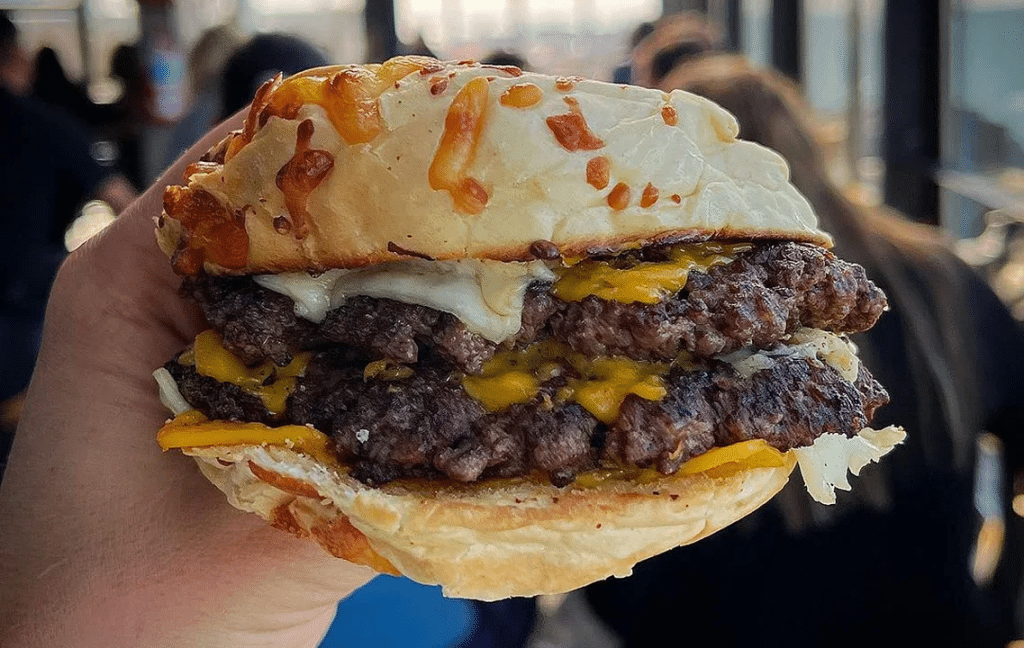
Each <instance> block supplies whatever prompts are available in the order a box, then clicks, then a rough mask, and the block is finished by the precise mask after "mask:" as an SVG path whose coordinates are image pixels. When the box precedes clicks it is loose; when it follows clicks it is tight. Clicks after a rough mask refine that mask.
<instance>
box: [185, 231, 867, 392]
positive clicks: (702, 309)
mask: <svg viewBox="0 0 1024 648" xmlns="http://www.w3.org/2000/svg"><path fill="white" fill-rule="evenodd" d="M650 254H653V253H649V255H650ZM549 289H550V285H549V284H535V285H533V286H531V288H530V290H528V291H527V294H526V299H525V302H524V305H523V326H522V329H521V330H520V331H519V333H518V334H517V335H516V336H515V337H514V338H513V339H512V340H508V341H506V342H505V343H504V345H505V346H510V345H513V344H518V345H524V344H528V343H530V342H531V341H533V340H534V339H535V338H536V337H537V336H538V335H542V334H546V335H551V336H553V337H555V338H556V339H558V340H560V341H563V342H565V343H567V344H569V345H570V346H571V347H572V348H573V349H575V350H576V351H579V352H581V353H584V354H586V355H624V356H626V357H629V358H633V359H636V360H650V359H672V358H674V357H676V356H677V355H678V354H679V353H680V352H681V351H687V352H689V353H692V354H694V355H697V356H700V357H710V356H713V355H717V354H720V353H728V352H730V351H734V350H736V349H739V348H742V347H745V346H748V345H751V344H753V345H754V346H757V347H761V348H764V347H768V346H770V345H771V344H774V343H775V342H777V341H778V340H780V339H782V338H783V337H784V336H785V335H787V334H789V333H792V332H793V330H795V329H796V328H798V327H800V326H807V327H811V328H820V329H823V330H826V331H831V332H834V333H840V334H845V333H859V332H861V331H864V330H866V329H868V328H870V327H871V325H872V324H874V322H875V320H877V319H878V317H879V316H880V315H881V313H882V311H883V310H884V309H885V306H886V301H885V296H884V295H883V294H882V292H881V291H880V290H879V289H878V288H877V287H876V286H875V285H874V284H873V283H872V282H871V281H869V280H868V279H867V277H866V276H865V274H864V270H863V268H861V267H860V266H858V265H855V264H851V263H847V262H845V261H842V260H840V259H838V258H836V257H835V256H834V255H833V254H832V253H830V252H828V251H827V250H824V249H822V248H820V247H817V246H813V245H803V244H799V243H792V242H782V243H768V244H762V245H758V246H754V247H753V248H752V249H750V250H748V251H746V252H742V253H740V254H739V255H738V257H737V258H736V259H735V260H734V261H733V262H732V263H729V264H725V265H719V266H714V267H712V268H710V269H709V270H708V271H707V272H699V271H692V272H691V273H690V276H689V278H688V281H687V284H686V286H685V287H684V288H683V289H682V290H681V291H680V292H679V293H678V294H676V295H674V296H673V297H671V298H669V299H666V300H664V301H662V302H661V303H658V304H643V303H639V302H638V303H631V304H625V303H620V302H614V301H606V300H603V299H599V298H597V297H593V296H591V297H587V298H586V299H584V300H583V301H580V302H566V301H562V300H560V299H558V298H556V297H554V296H552V295H551V294H550V293H549ZM182 293H183V294H184V295H186V296H188V297H191V298H192V299H194V300H195V301H196V302H197V303H199V305H200V306H201V307H202V309H203V311H204V313H205V314H206V317H207V319H208V320H209V321H210V323H211V324H212V325H213V326H214V328H216V329H217V330H218V331H220V332H221V334H222V335H223V337H224V345H225V347H226V348H227V349H228V350H230V351H232V352H233V353H234V354H235V355H237V356H239V357H240V358H242V359H243V360H244V361H245V362H246V363H247V364H255V363H258V362H261V361H263V360H264V359H268V358H269V359H270V360H273V361H274V362H275V363H276V364H278V365H279V366H283V365H285V364H287V362H288V361H289V360H290V359H291V356H292V355H293V354H294V353H297V352H299V351H303V350H309V349H316V348H320V347H322V346H324V345H326V344H330V343H340V344H346V345H350V346H355V347H359V348H365V349H368V350H370V351H371V352H373V353H375V354H376V355H377V356H378V357H383V358H388V359H391V360H394V361H395V362H399V363H405V364H412V363H415V362H416V361H417V360H418V358H419V355H420V353H421V352H422V351H423V350H424V349H429V350H430V351H431V352H433V353H437V354H438V355H440V356H441V357H443V358H445V359H447V360H449V361H450V362H452V363H454V364H455V365H456V366H458V367H459V369H460V370H462V371H464V372H466V373H477V372H479V370H480V367H481V366H482V365H483V363H484V362H486V361H487V360H488V359H489V358H490V357H491V356H492V355H493V354H494V352H495V350H496V349H497V347H498V345H496V344H494V343H493V342H490V341H488V340H485V339H484V338H482V337H480V336H479V335H476V334H474V333H471V332H469V331H467V330H466V329H465V327H464V326H463V325H462V323H461V322H459V321H458V320H456V319H455V318H454V317H453V316H451V315H449V314H447V313H440V312H438V311H436V310H433V309H430V308H426V307H423V306H417V305H414V304H405V303H401V302H397V301H393V300H390V299H373V298H370V297H353V298H350V299H348V300H346V302H345V303H344V304H343V305H342V306H341V307H339V308H336V309H334V310H332V311H330V312H329V313H328V315H327V319H326V320H324V322H323V323H322V324H319V325H317V324H313V323H311V322H308V321H306V320H304V319H302V318H300V317H298V316H296V315H295V313H294V310H293V304H292V301H291V299H289V298H288V297H285V296H283V295H280V294H278V293H275V292H273V291H271V290H268V289H265V288H262V287H261V286H259V285H257V284H256V283H255V282H253V281H252V279H251V278H248V277H240V278H224V277H210V276H201V277H198V278H188V279H185V281H184V283H183V285H182Z"/></svg>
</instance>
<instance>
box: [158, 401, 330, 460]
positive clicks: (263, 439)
mask: <svg viewBox="0 0 1024 648" xmlns="http://www.w3.org/2000/svg"><path fill="white" fill-rule="evenodd" d="M156 440H157V443H159V444H160V447H161V448H163V449H164V450H170V449H171V448H204V447H209V446H237V445H271V446H283V447H287V448H291V449H293V450H295V451H297V452H302V453H304V454H307V455H309V456H310V457H313V458H314V459H318V460H320V461H326V462H333V461H334V459H333V458H332V457H331V454H330V452H329V451H328V450H327V444H328V438H327V435H325V434H324V433H323V432H320V431H319V430H316V429H315V428H312V427H307V426H304V425H282V426H281V427H273V428H272V427H269V426H266V425H263V424H262V423H238V422H234V421H210V420H207V419H206V417H205V416H203V415H202V414H200V413H199V412H197V411H195V410H190V411H188V412H184V413H182V414H180V415H178V416H177V417H175V418H174V420H172V421H170V422H169V423H167V424H166V425H164V426H163V428H161V429H160V431H159V432H158V433H157V435H156Z"/></svg>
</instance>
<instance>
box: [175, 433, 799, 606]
mask: <svg viewBox="0 0 1024 648" xmlns="http://www.w3.org/2000/svg"><path fill="white" fill-rule="evenodd" d="M186 453H187V454H190V455H193V456H194V457H196V459H197V461H198V463H199V465H200V468H201V469H202V471H203V474H205V475H206V477H207V478H208V479H210V481H212V482H213V483H214V484H216V485H217V486H218V488H220V489H221V490H222V491H224V493H225V494H226V495H227V496H228V500H229V501H230V502H231V503H232V504H233V505H234V506H236V507H238V508H240V509H242V510H245V511H250V512H254V513H257V514H258V515H260V516H261V517H263V518H264V519H266V520H268V521H270V523H271V524H272V525H273V526H275V527H277V528H280V529H284V530H286V531H289V532H291V533H294V534H296V535H298V536H303V537H307V536H308V537H312V538H314V539H316V540H317V541H318V542H319V543H320V544H321V545H322V546H323V547H324V548H325V549H326V550H327V551H329V552H330V553H332V554H333V555H335V556H338V557H341V558H344V559H346V560H350V561H352V562H356V563H360V564H364V565H369V566H370V567H372V568H374V569H376V570H378V571H381V572H384V573H392V574H397V573H400V574H404V575H405V576H408V577H409V578H411V579H413V580H415V581H418V582H421V583H425V584H440V585H441V587H442V589H443V591H444V593H445V594H446V595H447V596H453V597H462V598H475V599H481V600H495V599H501V598H506V597H511V596H533V595H538V594H554V593H562V592H567V591H569V590H572V589H576V588H578V587H582V586H584V585H586V584H588V583H592V582H594V581H597V580H601V579H604V578H607V577H609V576H626V575H628V574H629V573H630V572H631V571H632V569H633V566H634V565H635V564H636V563H637V562H639V561H641V560H644V559H645V558H649V557H651V556H654V555H656V554H659V553H662V552H664V551H667V550H669V549H671V548H673V547H676V546H679V545H684V544H689V543H691V542H695V541H697V540H700V539H702V538H704V537H707V536H708V535H711V534H712V533H714V532H715V531H718V530H719V529H722V528H724V527H725V526H728V525H729V524H731V523H732V522H735V521H736V520H738V519H740V518H742V517H744V516H745V515H747V514H749V513H751V512H752V511H753V510H755V509H756V508H758V507H759V506H761V505H762V504H764V503H765V502H767V501H768V500H769V499H770V498H771V497H772V496H773V495H775V494H776V493H777V492H778V491H779V490H780V489H781V488H782V487H783V486H784V485H785V484H786V481H787V480H788V478H789V474H790V472H791V471H792V470H793V467H794V465H795V463H796V459H795V457H794V456H793V455H792V453H789V454H787V455H785V456H786V458H787V459H786V460H787V464H786V466H784V467H781V468H753V469H748V470H743V471H739V472H737V473H734V474H732V475H730V476H727V477H721V478H711V477H708V476H705V475H693V476H688V477H665V478H662V479H659V480H657V481H653V482H648V483H643V484H638V483H631V482H627V481H621V480H607V481H604V482H601V483H600V484H599V485H597V486H592V487H586V488H574V487H568V488H561V489H560V488H555V487H553V486H550V485H541V484H539V483H534V482H528V481H524V480H508V481H502V482H498V483H493V484H487V483H484V484H481V485H475V486H443V487H442V486H433V487H428V486H410V485H408V484H405V485H402V484H390V485H388V486H385V487H383V488H369V487H367V486H365V485H363V484H361V483H359V482H358V481H356V480H354V479H352V478H350V477H348V476H346V475H344V474H340V473H339V472H337V471H336V470H333V469H331V468H328V467H326V466H324V465H323V464H320V463H317V462H315V461H314V460H312V459H310V458H308V457H307V456H305V455H302V454H299V453H296V452H293V451H291V450H288V449H286V448H281V447H261V446H235V447H208V448H193V449H189V450H186Z"/></svg>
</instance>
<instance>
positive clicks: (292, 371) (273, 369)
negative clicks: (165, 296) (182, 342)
mask: <svg viewBox="0 0 1024 648" xmlns="http://www.w3.org/2000/svg"><path fill="white" fill-rule="evenodd" d="M309 358H310V354H309V353H300V354H298V355H296V356H295V358H294V359H293V360H292V361H291V362H290V363H289V364H288V365H287V366H285V367H278V366H277V365H275V364H274V363H273V362H271V361H269V360H268V361H266V362H264V363H263V364H261V365H258V366H256V367H247V366H246V365H245V363H243V362H242V361H241V360H239V359H238V358H237V357H236V356H235V355H234V354H233V353H231V352H230V351H228V350H227V349H225V348H224V345H223V342H222V341H221V337H220V335H219V334H218V333H217V332H216V331H214V330H212V329H211V330H209V331H204V332H202V333H200V334H199V335H198V336H197V337H196V340H195V343H194V344H193V346H192V349H191V350H190V351H189V352H187V353H186V354H183V355H182V357H181V359H180V361H181V362H183V363H186V364H193V365H195V368H196V371H197V372H199V373H200V374H201V375H203V376H208V377H210V378H213V379H214V380H218V381H220V382H225V383H231V384H232V385H236V386H238V387H240V388H241V389H242V390H243V391H245V392H246V393H248V394H251V395H253V396H256V397H257V398H259V399H260V400H262V401H263V404H264V405H265V406H266V408H267V410H268V411H270V413H272V414H281V413H282V412H284V410H285V404H286V403H287V401H288V396H289V395H290V394H291V393H292V391H294V390H295V383H296V381H297V379H298V377H299V376H301V375H302V373H303V372H304V371H305V370H306V364H307V363H308V362H309Z"/></svg>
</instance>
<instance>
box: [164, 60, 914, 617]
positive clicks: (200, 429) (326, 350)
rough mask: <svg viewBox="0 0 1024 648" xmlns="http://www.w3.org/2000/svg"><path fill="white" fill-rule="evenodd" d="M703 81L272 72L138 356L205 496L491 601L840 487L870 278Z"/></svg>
mask: <svg viewBox="0 0 1024 648" xmlns="http://www.w3.org/2000/svg"><path fill="white" fill-rule="evenodd" d="M737 134H738V133H737V124H736V121H735V120H734V119H733V118H732V117H731V116H730V115H729V114H728V113H727V112H725V111H724V110H722V109H721V108H719V107H717V106H716V105H714V104H712V103H710V102H709V101H707V100H704V99H701V98H698V97H696V96H694V95H690V94H687V93H684V92H680V91H675V92H672V93H670V94H667V93H664V92H661V91H657V90H650V89H643V88H638V87H631V86H623V85H612V84H607V83H602V82H597V81H589V80H583V79H579V78H566V77H551V76H544V75H539V74H528V73H525V72H522V71H521V70H519V69H517V68H514V67H493V66H487V65H480V64H477V63H473V62H468V61H464V62H459V63H454V62H439V61H437V60H434V59H429V58H420V57H403V58H396V59H392V60H389V61H387V62H385V63H383V64H379V65H346V66H335V67H326V68H317V69H312V70H308V71H306V72H303V73H300V74H298V75H296V76H292V77H290V78H286V79H282V78H280V77H278V78H275V79H273V80H271V81H268V82H267V83H266V84H265V85H264V86H263V87H262V88H260V90H259V92H258V93H257V94H256V96H255V98H254V100H253V102H252V106H251V108H250V110H249V111H248V113H247V116H246V118H245V121H244V125H243V127H242V128H241V130H239V131H236V132H233V133H231V134H230V135H228V136H227V137H226V138H225V139H224V140H223V141H222V142H221V143H220V144H218V145H217V146H215V147H214V148H213V149H212V150H211V151H209V152H208V153H207V154H206V155H205V156H204V157H203V158H202V159H201V160H199V161H197V162H195V163H193V164H191V165H190V166H189V167H188V169H187V171H186V172H185V177H184V181H183V184H181V185H180V186H171V187H168V188H167V190H166V194H165V199H164V212H163V214H162V215H161V216H160V217H159V218H158V220H157V229H156V236H157V240H158V242H159V244H160V247H161V249H162V250H163V251H164V252H165V253H166V254H167V255H168V257H169V259H170V262H171V264H172V266H173V268H174V270H175V271H176V272H177V273H178V274H179V275H180V276H181V278H182V284H181V293H182V295H184V296H185V297H187V298H188V299H191V300H193V301H194V302H195V303H197V304H198V305H199V306H200V307H201V308H202V310H203V312H204V313H205V315H206V318H207V320H208V321H209V326H210V328H209V330H206V331H204V332H203V333H201V334H200V335H199V336H198V337H196V338H195V341H194V343H192V344H191V345H190V346H189V347H188V348H186V349H184V350H183V351H182V352H181V353H180V354H179V355H178V356H177V357H175V358H173V359H171V360H170V361H169V362H168V363H167V364H166V365H165V366H164V367H162V368H160V369H158V370H157V371H156V372H155V374H154V375H155V378H156V380H157V383H158V384H159V387H160V393H161V398H162V400H163V402H164V403H165V405H167V406H168V407H169V408H170V410H171V411H172V412H173V414H174V416H173V418H171V419H170V420H169V421H168V422H167V424H166V425H165V426H164V427H163V428H162V429H161V430H160V431H159V433H158V436H157V440H158V442H159V444H160V445H161V447H162V448H164V449H165V450H167V449H171V448H180V449H181V450H182V451H183V452H184V453H185V454H187V455H191V456H193V457H195V459H196V460H197V462H198V464H199V467H200V469H201V470H202V472H203V474H204V475H205V476H206V477H207V478H208V479H209V480H210V481H212V482H213V483H214V484H215V485H216V486H217V487H219V488H220V489H221V490H222V491H223V492H224V493H225V494H226V496H227V498H228V500H229V501H230V503H231V504H233V505H234V506H236V507H237V508H239V509H242V510H244V511H250V512H253V513H256V514H258V515H260V516H262V517H263V518H265V519H266V520H268V521H269V522H270V524H271V525H273V526H274V527H277V528H280V529H283V530H286V531H289V532H291V533H294V534H295V535H297V536H302V537H309V538H312V539H315V540H316V541H318V542H319V543H320V544H321V545H322V546H323V547H324V548H325V549H326V550H327V551H329V552H330V553H332V554H334V555H335V556H339V557H341V558H344V559H347V560H350V561H352V562H356V563H360V564H364V565H368V566H370V567H372V568H374V569H376V570H378V571H380V572H385V573H392V574H404V575H406V576H408V577H409V578H411V579H413V580H416V581H419V582H422V583H429V584H440V585H441V587H442V588H443V591H444V593H445V594H447V595H449V596H457V597H468V598H477V599H484V600H491V599H498V598H504V597H509V596H525V595H535V594H543V593H556V592H565V591H568V590H570V589H573V588H577V587H580V586H582V585H585V584H587V583H590V582H593V581H596V580H599V579H603V578H606V577H608V576H612V575H616V576H624V575H627V574H629V573H630V571H631V569H632V567H633V566H634V565H635V564H636V563H637V562H638V561H640V560H643V559H645V558H647V557H650V556H653V555H655V554H658V553H660V552H663V551H666V550H668V549H670V548H673V547H676V546H679V545H683V544H687V543H691V542H695V541H697V540H700V539H701V538H704V537H706V536H708V535H710V534H712V533H714V532H715V531H717V530H719V529H721V528H723V527H725V526H727V525H729V524H731V523H732V522H734V521H736V520H738V519H740V518H742V517H743V516H745V515H747V514H749V513H750V512H752V511H753V510H755V509H756V508H758V507H759V506H761V505H762V504H764V503H765V502H766V501H768V500H769V499H770V498H771V497H772V496H773V495H774V494H775V493H776V492H778V491H779V490H780V489H781V488H782V487H783V485H784V484H785V483H786V482H787V481H788V479H789V477H790V473H791V472H792V471H793V469H794V467H795V466H796V465H797V464H799V465H800V467H801V473H802V476H803V480H804V482H805V484H806V487H807V490H808V491H809V492H810V494H811V495H812V496H813V497H815V498H816V499H818V500H819V501H823V502H832V501H834V500H835V492H834V489H835V488H837V487H838V488H844V489H848V488H849V487H850V484H849V482H848V479H847V473H848V472H849V471H852V472H853V473H854V474H856V473H857V472H858V471H859V470H860V469H861V468H862V467H863V466H864V465H865V464H867V463H868V462H870V461H875V460H878V459H879V458H880V457H881V456H882V455H884V454H885V453H886V452H888V451H889V450H890V449H891V448H892V447H893V446H894V445H895V444H897V443H899V442H900V441H901V440H902V438H903V436H904V433H903V431H902V430H901V429H898V428H887V429H883V430H872V429H871V428H870V422H871V419H872V415H873V413H874V411H875V410H876V409H877V408H878V407H880V406H882V405H883V404H884V403H886V401H887V400H888V397H887V395H886V392H885V390H884V389H883V388H882V386H881V385H879V384H878V383H877V382H876V381H875V380H874V379H873V378H872V376H871V374H870V373H869V372H868V370H867V369H866V368H865V367H864V366H863V365H862V364H860V362H859V361H858V359H857V356H856V352H855V348H854V346H853V345H852V344H851V343H850V342H849V341H848V339H847V337H846V336H847V335H849V334H852V333H857V332H860V331H863V330H865V329H867V328H869V327H871V326H872V325H873V324H874V322H875V321H876V319H877V318H878V317H879V315H880V314H881V313H882V312H883V311H884V310H885V308H886V300H885V296H884V295H883V294H882V293H881V292H880V291H879V289H878V288H877V287H875V285H874V284H873V283H871V281H869V280H868V279H867V278H866V277H865V274H864V271H863V269H862V268H860V267H859V266H856V265H852V264H849V263H845V262H843V261H841V260H839V259H838V258H836V257H835V256H834V255H833V254H832V253H831V252H830V251H829V247H830V246H831V239H830V237H829V236H828V235H827V234H826V233H824V232H822V231H821V230H819V229H818V227H817V221H816V219H815V216H814V214H813V213H812V211H811V209H810V208H809V206H808V203H807V202H806V200H805V199H804V198H803V197H801V196H800V195H799V194H798V192H797V191H796V190H795V189H794V188H793V187H792V185H790V184H789V182H788V170H787V167H786V164H785V163H784V162H783V160H782V159H781V158H780V157H779V156H778V155H776V154H775V153H773V152H771V151H769V150H767V149H765V148H762V147H760V146H758V145H755V144H752V143H748V142H744V141H742V140H739V139H737Z"/></svg>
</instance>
